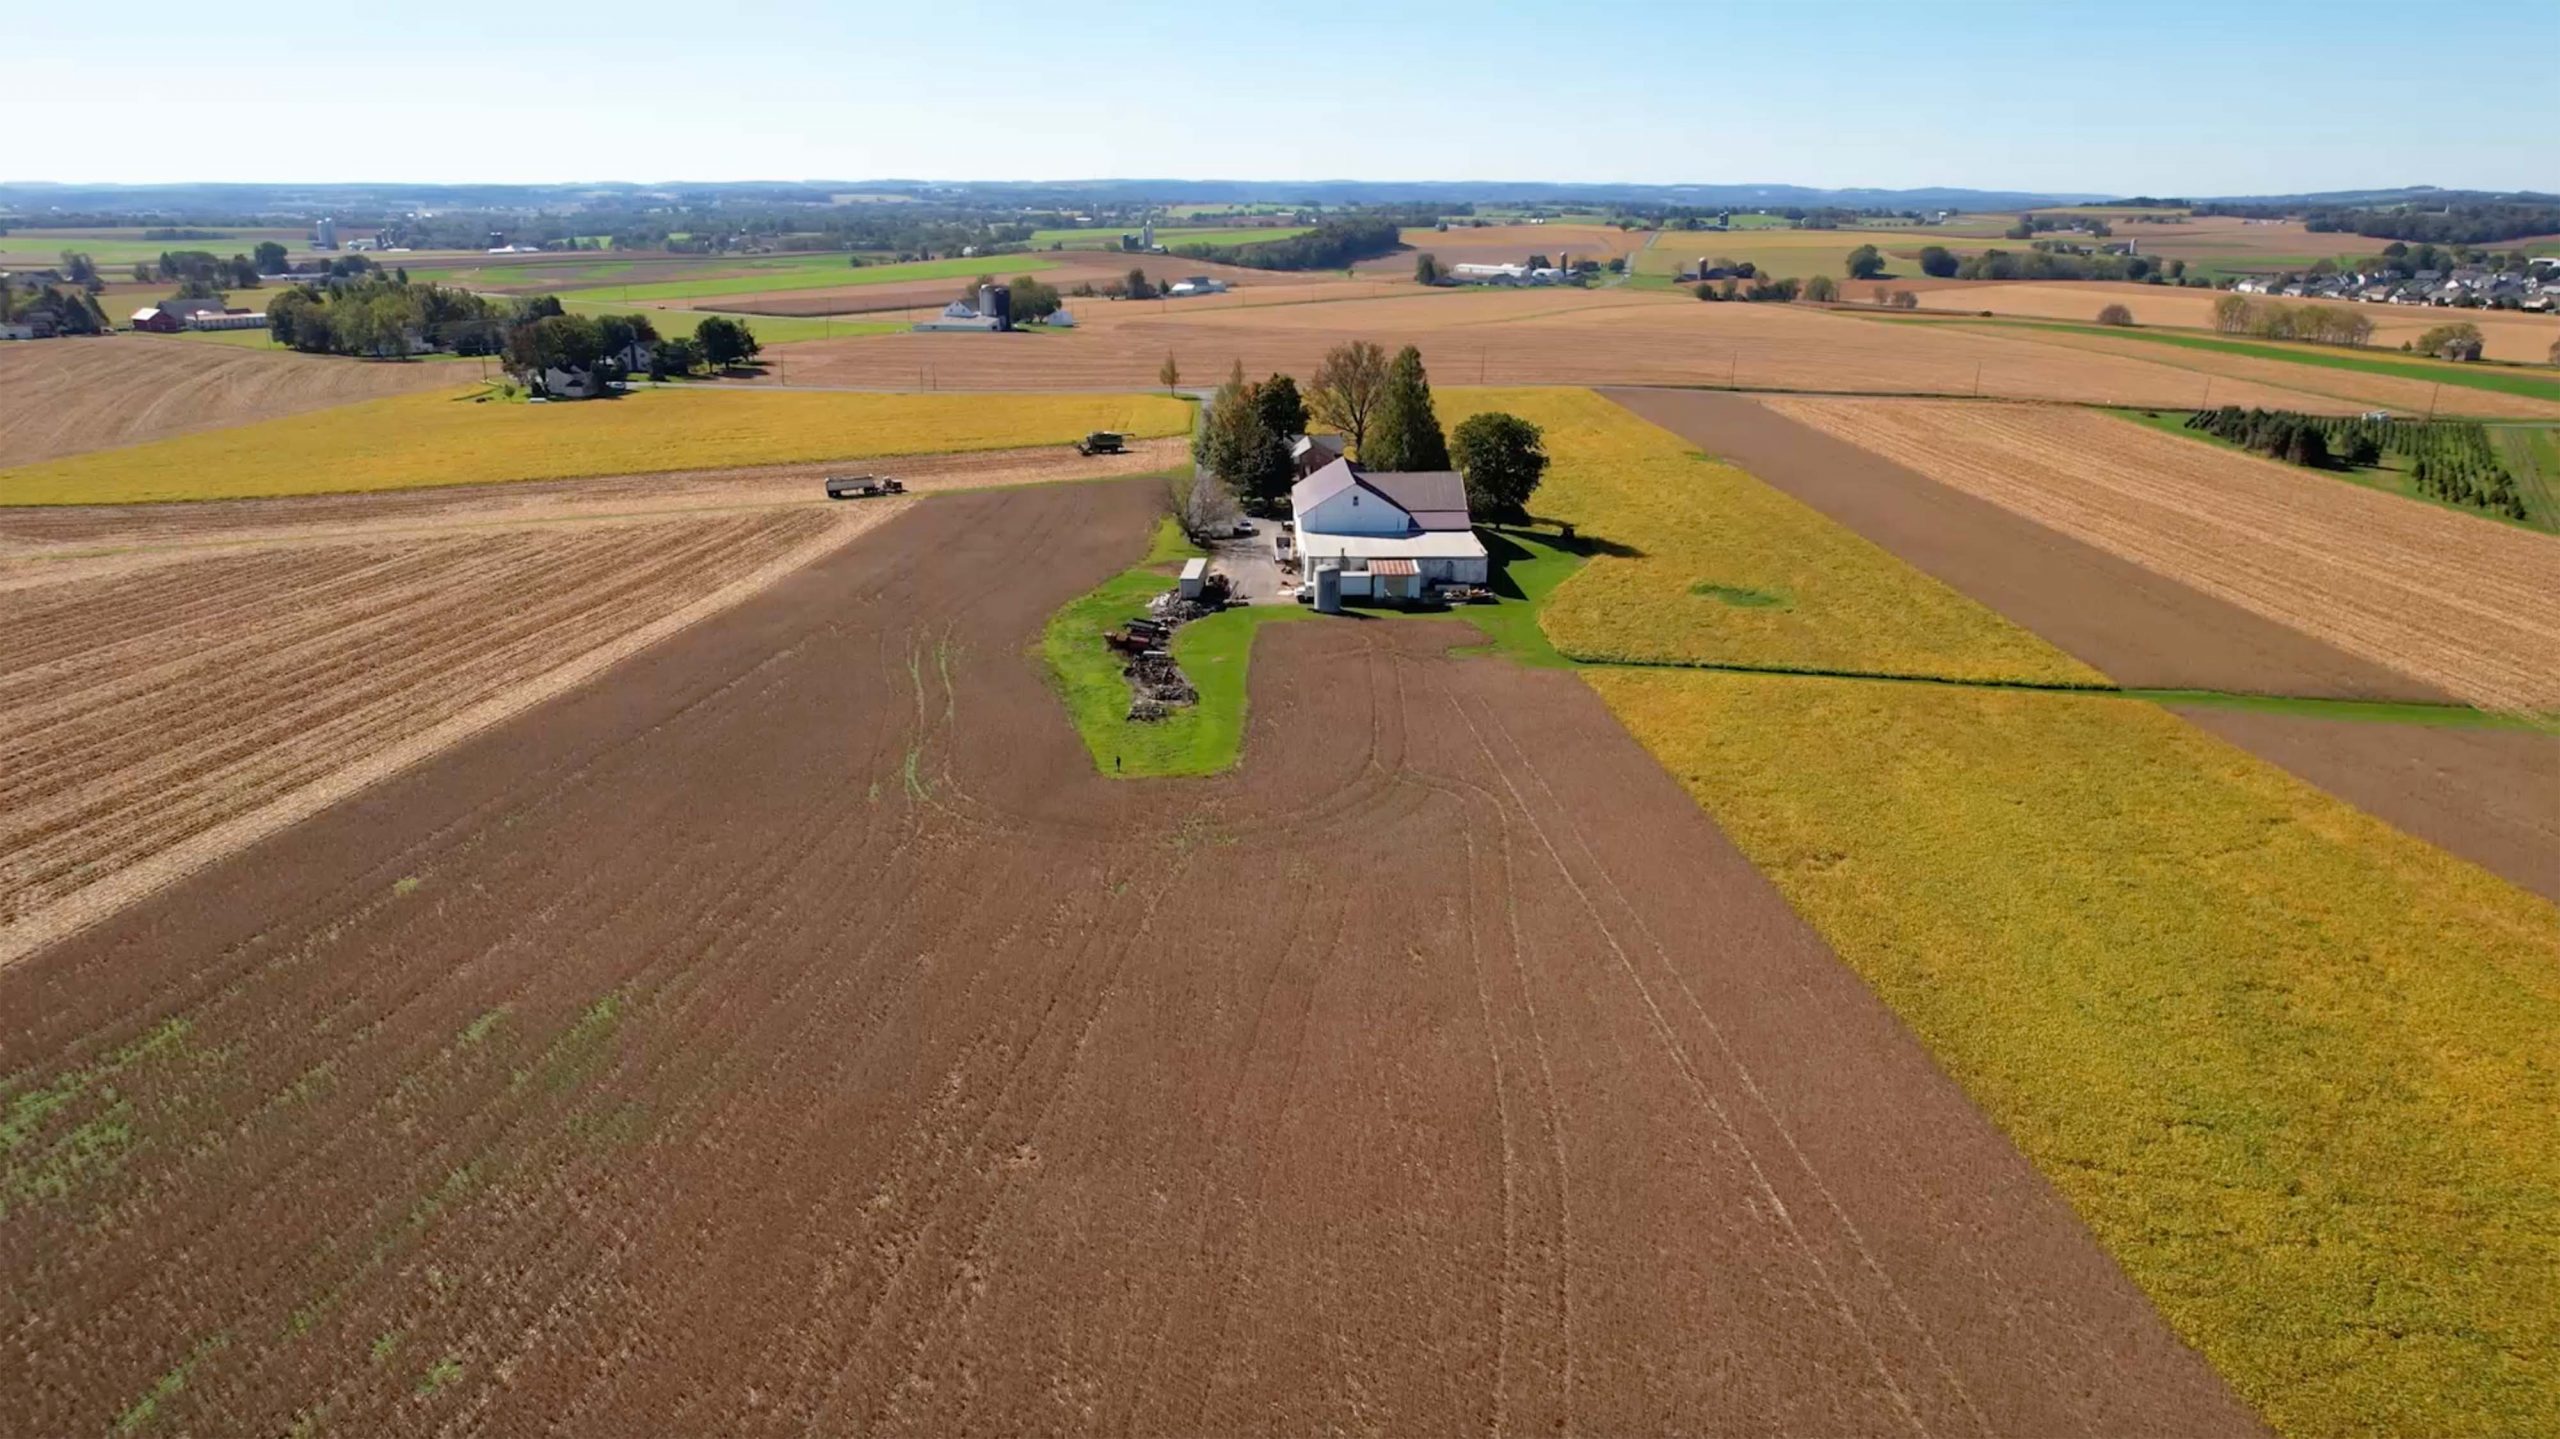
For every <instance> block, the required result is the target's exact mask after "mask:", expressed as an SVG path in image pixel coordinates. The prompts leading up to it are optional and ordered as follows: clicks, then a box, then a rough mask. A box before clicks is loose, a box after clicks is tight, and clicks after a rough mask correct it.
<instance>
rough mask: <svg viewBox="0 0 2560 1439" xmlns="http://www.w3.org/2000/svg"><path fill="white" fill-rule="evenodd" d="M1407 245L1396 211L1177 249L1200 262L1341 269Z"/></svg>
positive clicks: (1271, 268)
mask: <svg viewBox="0 0 2560 1439" xmlns="http://www.w3.org/2000/svg"><path fill="white" fill-rule="evenodd" d="M1403 243H1404V240H1403V227H1402V226H1401V225H1399V224H1398V223H1397V222H1396V217H1395V216H1393V215H1359V216H1353V217H1350V218H1345V219H1330V220H1325V221H1323V222H1321V223H1319V224H1318V225H1317V226H1316V227H1315V228H1314V229H1312V230H1309V231H1308V232H1306V233H1305V234H1303V235H1293V236H1291V237H1290V238H1288V239H1286V240H1262V241H1258V242H1255V243H1253V244H1247V245H1184V246H1181V247H1180V248H1178V249H1176V250H1175V251H1174V253H1175V254H1177V255H1186V256H1189V257H1190V258H1192V259H1195V260H1209V261H1213V262H1215V263H1217V264H1221V265H1242V266H1245V267H1247V268H1250V269H1256V270H1339V269H1344V268H1346V267H1348V266H1350V265H1351V264H1353V263H1354V262H1356V261H1360V260H1367V259H1374V258H1375V257H1377V256H1379V255H1386V254H1392V253H1394V252H1395V250H1396V248H1397V247H1398V246H1400V245H1402V244H1403Z"/></svg>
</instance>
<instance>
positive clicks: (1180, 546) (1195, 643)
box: [1040, 517, 1307, 779]
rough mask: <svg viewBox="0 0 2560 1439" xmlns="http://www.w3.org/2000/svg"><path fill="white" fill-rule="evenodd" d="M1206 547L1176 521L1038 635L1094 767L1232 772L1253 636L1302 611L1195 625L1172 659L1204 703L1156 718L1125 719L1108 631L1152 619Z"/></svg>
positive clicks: (1250, 611)
mask: <svg viewBox="0 0 2560 1439" xmlns="http://www.w3.org/2000/svg"><path fill="white" fill-rule="evenodd" d="M1206 553H1207V551H1205V550H1203V549H1201V548H1200V547H1199V546H1197V545H1194V544H1192V543H1191V542H1190V541H1189V540H1188V539H1186V538H1184V537H1183V534H1182V531H1181V529H1180V528H1179V527H1177V526H1176V525H1175V524H1174V522H1173V521H1172V519H1171V518H1170V517H1168V518H1166V519H1164V520H1161V521H1159V522H1158V524H1157V526H1156V532H1155V538H1154V540H1153V541H1152V542H1151V543H1150V544H1149V546H1148V549H1147V556H1146V558H1145V559H1143V560H1141V561H1139V562H1138V563H1137V564H1136V565H1134V566H1132V567H1131V568H1129V569H1127V570H1124V571H1122V572H1121V573H1120V574H1117V575H1114V576H1113V577H1111V578H1110V579H1108V580H1105V581H1103V582H1102V583H1101V584H1100V585H1097V586H1096V587H1094V588H1093V589H1092V590H1090V591H1087V592H1086V593H1085V594H1083V595H1080V596H1078V597H1077V598H1075V599H1073V600H1070V601H1068V602H1067V603H1066V604H1065V605H1064V606H1062V607H1060V608H1059V610H1058V612H1057V613H1056V614H1053V615H1051V616H1050V617H1049V624H1048V627H1047V629H1046V630H1044V631H1043V632H1042V634H1041V637H1040V653H1041V657H1042V658H1043V659H1045V660H1046V661H1047V662H1048V665H1049V674H1050V679H1051V682H1052V684H1053V685H1054V686H1055V687H1056V689H1057V691H1058V698H1059V699H1060V700H1061V701H1063V702H1064V703H1065V705H1066V707H1067V716H1068V718H1069V719H1070V720H1071V721H1072V722H1073V723H1074V725H1075V727H1076V733H1077V735H1079V736H1080V737H1082V739H1083V740H1084V744H1085V749H1086V750H1087V751H1088V752H1089V753H1091V754H1092V756H1093V763H1094V767H1095V768H1096V769H1097V770H1099V771H1100V772H1101V773H1103V774H1104V775H1106V776H1109V777H1110V778H1113V779H1153V778H1164V777H1169V776H1186V775H1206V774H1216V773H1218V772H1219V771H1221V770H1225V769H1230V768H1233V767H1234V765H1235V762H1236V758H1237V756H1238V755H1239V754H1240V753H1241V752H1242V751H1243V748H1244V720H1245V680H1246V675H1247V672H1248V670H1249V669H1250V667H1251V665H1252V661H1253V636H1254V633H1255V631H1257V630H1259V629H1260V628H1261V627H1262V626H1263V625H1265V624H1267V623H1272V622H1275V621H1290V620H1296V619H1299V618H1302V617H1304V616H1305V615H1306V614H1307V611H1306V610H1304V609H1301V608H1300V607H1298V606H1296V605H1249V606H1245V607H1242V608H1238V609H1231V610H1225V611H1221V612H1220V613H1218V614H1214V615H1211V616H1209V617H1207V618H1206V619H1199V620H1194V621H1192V622H1191V623H1189V624H1187V625H1184V626H1183V627H1181V628H1180V629H1178V630H1176V631H1174V634H1173V646H1172V653H1173V659H1174V663H1176V664H1178V665H1180V666H1181V667H1182V672H1183V675H1184V676H1185V677H1186V678H1188V679H1189V680H1190V681H1191V685H1192V688H1194V689H1196V690H1198V691H1199V692H1200V702H1199V703H1198V704H1195V705H1186V706H1183V707H1181V708H1178V709H1176V710H1174V711H1173V712H1172V713H1171V714H1169V715H1167V716H1166V717H1165V718H1163V719H1160V720H1152V721H1136V720H1132V719H1130V718H1129V683H1128V681H1127V680H1125V679H1123V678H1122V677H1121V673H1120V671H1121V668H1122V666H1123V665H1124V664H1125V663H1126V660H1125V658H1124V657H1123V656H1122V655H1120V654H1119V653H1117V652H1116V651H1114V650H1112V649H1111V648H1110V647H1109V646H1107V645H1105V644H1104V643H1103V642H1102V633H1103V631H1105V630H1108V629H1114V628H1117V627H1118V626H1120V625H1122V624H1125V623H1127V622H1128V621H1130V620H1133V619H1139V618H1142V617H1144V616H1145V614H1146V613H1147V601H1148V600H1150V599H1152V598H1154V597H1155V596H1157V595H1160V594H1162V593H1164V592H1165V591H1166V590H1169V589H1172V588H1173V587H1174V582H1175V578H1176V572H1177V571H1178V570H1179V568H1180V567H1181V564H1182V562H1183V561H1184V560H1187V559H1191V558H1193V557H1195V556H1199V555H1203V554H1206Z"/></svg>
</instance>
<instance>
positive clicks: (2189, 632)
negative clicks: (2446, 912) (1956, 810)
mask: <svg viewBox="0 0 2560 1439" xmlns="http://www.w3.org/2000/svg"><path fill="white" fill-rule="evenodd" d="M1608 394H1609V397H1610V398H1611V399H1613V400H1616V401H1617V402H1618V403H1619V404H1622V405H1625V406H1626V407H1627V408H1628V409H1630V410H1633V411H1634V412H1635V413H1637V414H1639V415H1642V416H1643V417H1644V418H1646V419H1648V420H1651V421H1652V422H1654V423H1655V424H1657V425H1661V426H1663V427H1664V428H1666V429H1669V430H1671V431H1673V432H1675V433H1677V434H1679V435H1681V436H1682V437H1683V438H1686V439H1688V440H1690V441H1692V442H1694V443H1696V444H1697V445H1698V447H1699V448H1701V449H1703V450H1706V451H1708V452H1709V453H1712V454H1716V455H1720V456H1722V457H1724V458H1726V459H1729V460H1731V461H1733V462H1734V463H1735V464H1737V465H1739V466H1741V467H1742V468H1743V469H1746V470H1748V471H1750V472H1751V473H1752V474H1753V475H1754V476H1756V477H1758V478H1759V479H1761V480H1762V481H1764V482H1766V483H1768V484H1771V485H1774V486H1776V487H1777V488H1779V489H1781V490H1784V491H1786V492H1787V493H1788V494H1791V495H1793V496H1795V497H1796V498H1797V499H1800V500H1802V501H1804V502H1805V503H1806V504H1809V505H1811V506H1813V507H1814V508H1815V509H1817V510H1820V511H1822V512H1823V513H1824V514H1826V515H1829V516H1830V517H1831V518H1832V519H1834V520H1837V521H1839V522H1840V523H1841V524H1844V525H1847V526H1848V527H1849V528H1851V529H1853V530H1856V531H1857V532H1858V533H1860V534H1862V535H1864V536H1866V537H1867V538H1868V539H1870V540H1873V541H1875V542H1876V543H1877V544H1879V545H1882V546H1884V547H1885V548H1886V549H1889V550H1891V551H1893V552H1894V553H1895V554H1897V555H1899V556H1901V557H1902V558H1903V559H1904V560H1907V561H1909V562H1910V563H1911V564H1913V565H1916V566H1918V567H1919V568H1920V569H1922V570H1925V571H1927V572H1928V573H1930V574H1932V575H1934V576H1936V577H1937V578H1939V579H1940V580H1943V581H1945V582H1946V583H1947V584H1949V585H1952V586H1954V587H1955V588H1956V589H1958V590H1961V591H1963V592H1964V593H1965V594H1968V595H1970V596H1972V597H1973V598H1975V599H1977V600H1979V601H1981V602H1982V603H1984V604H1986V605H1988V606H1990V607H1991V608H1992V609H1995V610H1998V611H1999V612H2000V613H2001V614H2004V615H2006V616H2008V617H2009V618H2010V619H2012V620H2015V621H2016V622H2018V623H2019V624H2021V625H2024V626H2026V627H2027V628H2028V629H2030V630H2032V631H2034V632H2035V633H2036V634H2038V635H2041V636H2043V637H2044V638H2045V639H2046V640H2048V641H2051V642H2052V643H2053V644H2054V645H2056V646H2058V647H2059V648H2061V649H2063V650H2064V651H2066V652H2068V653H2070V654H2072V655H2074V656H2077V657H2078V658H2080V659H2082V660H2085V661H2087V662H2088V663H2090V664H2092V665H2095V666H2097V668H2098V669H2100V670H2101V671H2103V672H2104V673H2105V674H2106V675H2107V676H2108V677H2109V678H2111V679H2113V680H2115V681H2116V682H2117V683H2119V684H2124V685H2132V686H2136V687H2142V688H2172V689H2214V690H2231V691H2237V692H2242V693H2264V694H2290V695H2312V696H2329V697H2339V698H2361V699H2413V700H2430V701H2444V700H2448V699H2450V698H2451V696H2450V695H2449V694H2448V693H2447V692H2445V691H2444V690H2442V689H2439V688H2437V687H2435V686H2433V685H2430V684H2428V683H2426V682H2425V681H2423V680H2421V679H2419V678H2416V677H2414V676H2412V675H2409V674H2404V673H2402V672H2400V671H2399V670H2397V669H2395V668H2392V667H2390V666H2388V665H2387V664H2385V663H2382V662H2380V661H2378V660H2374V659H2368V658H2362V657H2359V656H2357V655H2354V654H2350V653H2348V652H2347V651H2345V650H2343V649H2340V648H2338V647H2336V646H2334V645H2331V644H2328V643H2325V642H2323V641H2321V640H2319V639H2315V638H2313V637H2312V636H2311V635H2309V634H2306V633H2304V632H2302V631H2301V630H2299V629H2296V628H2293V627H2291V626H2288V625H2285V624H2283V623H2280V622H2278V621H2277V620H2275V619H2272V618H2268V617H2265V616H2262V615H2259V614H2256V613H2253V612H2251V611H2250V610H2247V609H2243V608H2242V607H2240V606H2239V605H2237V604H2235V603H2232V602H2230V601H2228V600H2224V599H2220V598H2216V597H2215V596H2213V595H2211V594H2207V593H2205V592H2204V591H2202V590H2199V589H2197V588H2195V587H2193V586H2192V585H2189V584H2187V583H2185V582H2183V580H2182V579H2180V578H2179V577H2176V576H2173V575H2170V574H2165V573H2162V572H2160V571H2158V570H2154V569H2150V568H2146V567H2145V566H2143V565H2140V564H2137V563H2135V562H2133V561H2132V560H2129V559H2125V558H2122V557H2119V556H2118V555H2115V554H2112V553H2109V552H2108V551H2107V550H2105V549H2102V548H2100V547H2098V546H2097V545H2095V544H2093V543H2089V542H2086V541H2084V540H2082V539H2079V538H2075V537H2073V536H2072V535H2070V534H2066V533H2064V532H2062V531H2060V530H2058V529H2053V528H2048V527H2047V526H2045V525H2043V524H2039V523H2037V521H2036V520H2034V519H2032V518H2029V517H2028V516H2027V515H2024V514H2021V513H2019V512H2017V511H2015V510H2012V509H2008V508H2004V507H2003V506H2001V505H1999V504H1996V503H1993V502H1992V501H1991V500H1990V499H1988V498H1983V497H1980V496H1977V495H1973V494H1968V493H1965V492H1963V491H1961V490H1958V489H1955V488H1952V487H1950V486H1947V485H1943V484H1940V483H1938V482H1937V481H1935V480H1932V479H1930V478H1929V477H1928V476H1926V475H1924V474H1921V473H1919V472H1918V471H1916V470H1914V469H1911V468H1908V467H1906V466H1904V465H1901V464H1897V463H1895V462H1894V461H1892V460H1889V459H1887V458H1885V457H1884V456H1882V455H1880V454H1877V453H1874V452H1872V451H1869V450H1867V449H1864V448H1862V447H1860V446H1859V445H1856V444H1852V443H1850V442H1849V441H1848V440H1847V439H1845V438H1838V437H1835V436H1834V435H1832V434H1827V433H1824V432H1823V431H1821V430H1817V429H1815V428H1813V427H1811V426H1809V425H1805V424H1801V423H1799V422H1797V421H1796V420H1794V419H1790V418H1788V417H1786V416H1785V415H1782V414H1780V413H1778V412H1777V411H1776V410H1775V409H1773V408H1772V405H1771V403H1769V402H1764V401H1762V400H1758V399H1753V398H1750V397H1746V396H1740V395H1718V394H1708V393H1703V392H1698V391H1682V390H1612V391H1609V392H1608ZM1859 403H1860V404H1862V405H1875V406H1876V407H1877V408H1883V406H1882V405H1881V404H1879V403H1878V402H1859ZM1986 408H1991V409H1995V410H1996V409H1999V408H2001V407H1986ZM2098 418H2099V419H2100V420H2101V421H2102V422H2104V423H2106V424H2110V425H2117V426H2119V427H2120V428H2123V429H2125V430H2127V431H2130V432H2133V433H2136V434H2139V433H2141V432H2140V431H2136V430H2134V427H2133V426H2131V425H2129V424H2125V423H2123V422H2122V421H2118V420H2114V419H2112V418H2108V417H2104V416H2100V417H2098ZM1841 430H1842V433H1843V434H1846V435H1855V434H1857V433H1859V432H1860V423H1859V421H1858V417H1857V414H1856V413H1853V412H1844V419H1843V423H1842V426H1841ZM2162 438H2164V439H2169V437H2167V436H2163V437H2162ZM2169 442H2170V443H2172V444H2180V443H2184V442H2183V441H2179V440H2175V439H2169ZM2198 448H2202V447H2201V446H2198ZM2382 498H2388V497H2382ZM2394 503H2406V502H2405V501H2394Z"/></svg>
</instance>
